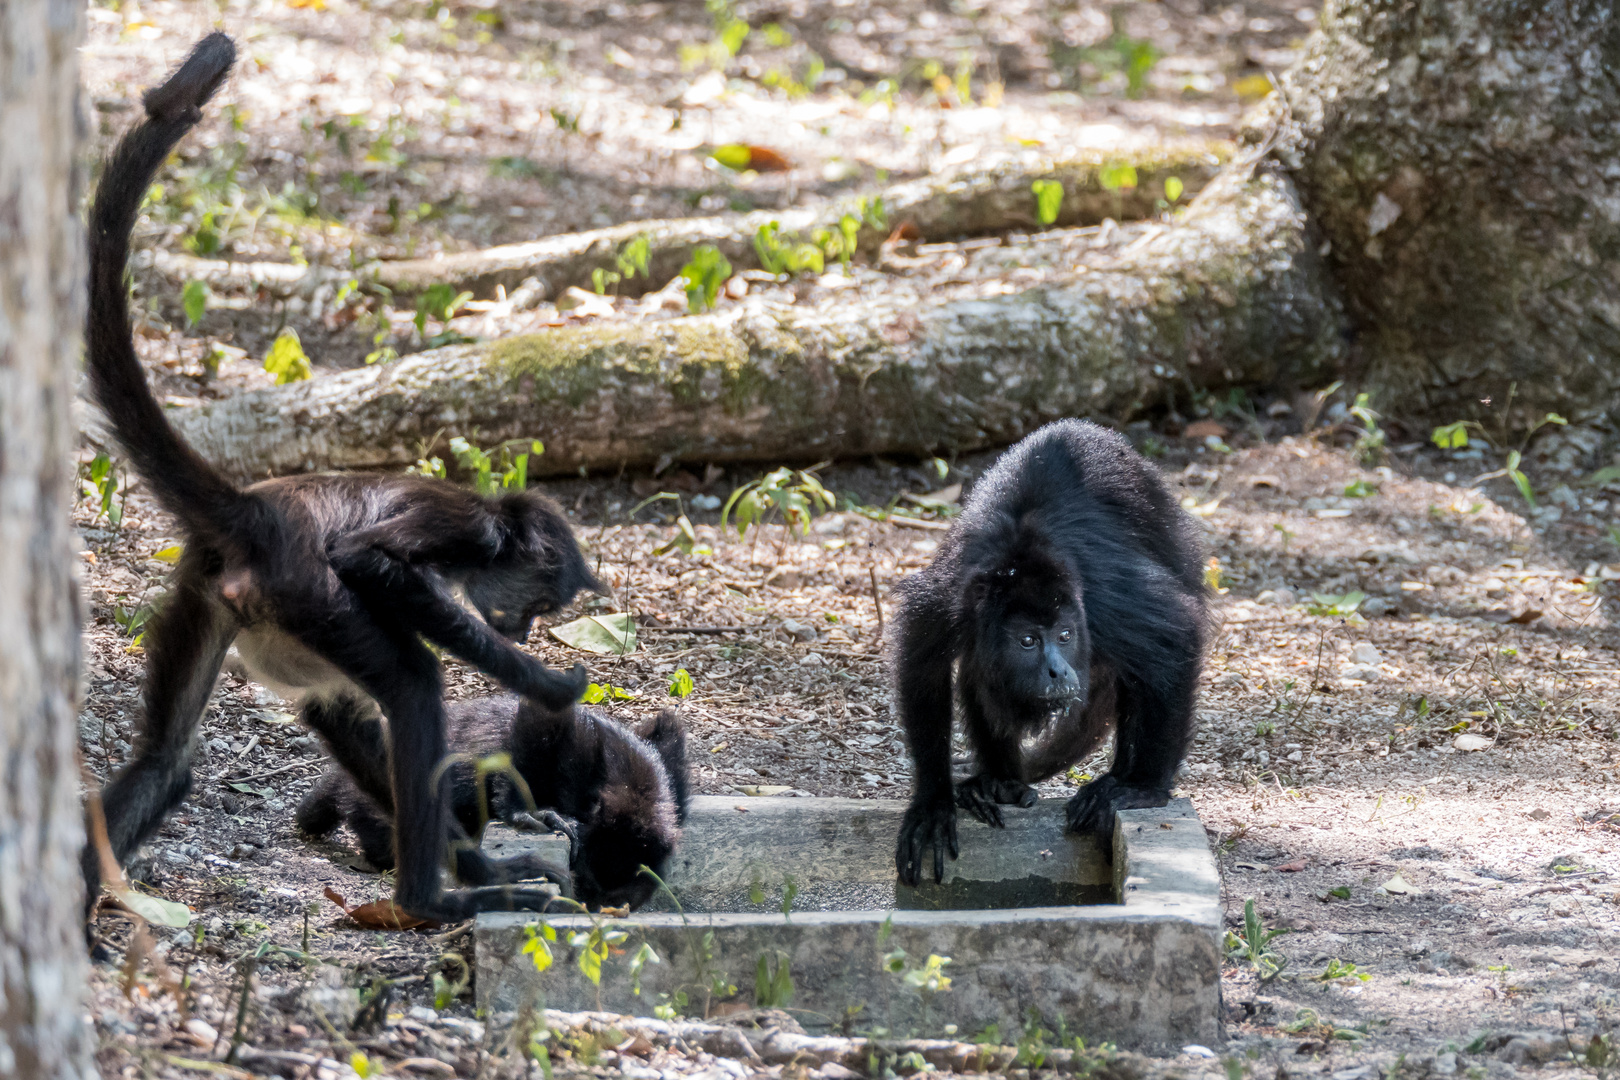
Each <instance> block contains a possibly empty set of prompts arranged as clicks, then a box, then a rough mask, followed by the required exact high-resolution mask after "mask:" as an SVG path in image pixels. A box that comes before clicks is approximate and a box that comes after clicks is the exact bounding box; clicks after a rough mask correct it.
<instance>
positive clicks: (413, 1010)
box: [405, 1005, 439, 1024]
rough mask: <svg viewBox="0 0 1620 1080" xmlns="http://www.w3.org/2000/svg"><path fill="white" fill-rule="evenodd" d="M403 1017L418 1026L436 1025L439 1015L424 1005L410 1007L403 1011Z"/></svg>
mask: <svg viewBox="0 0 1620 1080" xmlns="http://www.w3.org/2000/svg"><path fill="white" fill-rule="evenodd" d="M405 1015H406V1016H408V1017H410V1018H411V1019H412V1020H415V1021H416V1022H417V1023H419V1024H437V1023H438V1022H439V1014H438V1013H437V1012H436V1011H434V1010H433V1009H430V1008H428V1007H427V1006H426V1005H412V1006H411V1007H410V1008H409V1009H406V1010H405Z"/></svg>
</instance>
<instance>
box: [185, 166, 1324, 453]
mask: <svg viewBox="0 0 1620 1080" xmlns="http://www.w3.org/2000/svg"><path fill="white" fill-rule="evenodd" d="M854 292H855V290H850V291H847V292H845V293H843V294H841V295H844V296H850V295H852V294H853V293H854ZM925 295H926V294H925ZM1343 342H1344V337H1343V320H1342V316H1341V312H1340V307H1339V304H1338V302H1337V300H1336V299H1335V298H1334V297H1333V296H1332V295H1331V293H1330V292H1329V291H1328V290H1327V287H1326V286H1325V284H1324V279H1323V277H1322V275H1321V273H1320V267H1319V264H1318V259H1317V254H1316V251H1315V248H1314V246H1313V245H1311V244H1310V243H1308V241H1307V237H1306V235H1305V223H1304V216H1303V214H1302V213H1301V211H1300V209H1299V206H1298V203H1297V200H1296V199H1295V196H1294V192H1293V189H1292V187H1291V186H1290V184H1289V183H1288V181H1287V180H1285V179H1283V178H1281V177H1279V176H1276V175H1271V174H1262V175H1260V176H1257V177H1252V178H1251V177H1248V176H1247V173H1246V172H1237V173H1233V174H1230V175H1227V176H1224V177H1223V178H1222V179H1221V180H1218V181H1217V182H1216V183H1215V184H1213V185H1211V186H1210V188H1209V189H1208V190H1207V191H1206V192H1205V193H1204V195H1203V196H1202V197H1201V198H1200V199H1199V200H1198V201H1197V203H1196V204H1195V205H1194V206H1193V207H1192V208H1191V209H1190V210H1189V211H1188V212H1187V214H1186V215H1185V217H1184V218H1183V219H1182V220H1180V221H1179V222H1177V223H1175V224H1169V225H1156V226H1150V227H1147V228H1146V229H1145V230H1144V231H1142V232H1141V234H1140V235H1139V236H1138V238H1137V239H1135V240H1134V241H1133V242H1132V243H1131V244H1130V245H1129V246H1128V247H1126V248H1125V249H1124V250H1123V251H1114V252H1109V253H1108V254H1107V255H1106V256H1104V257H1099V258H1098V259H1097V260H1094V261H1091V262H1087V263H1083V264H1081V265H1079V266H1077V267H1074V268H1072V269H1068V270H1065V271H1064V272H1063V273H1062V274H1061V275H1060V276H1059V277H1058V278H1056V279H1054V280H1052V281H1050V282H1048V283H1045V284H1042V285H1041V286H1039V287H1036V288H1029V289H1025V290H1023V291H1018V292H1006V293H1004V294H1002V295H983V294H982V293H969V294H964V293H961V292H951V291H949V290H940V295H938V296H937V297H936V298H934V299H925V300H924V301H922V302H920V303H919V302H913V301H911V300H905V301H901V300H892V301H891V300H885V299H883V298H882V296H881V291H878V292H877V293H876V294H875V298H874V297H873V296H860V297H857V298H855V299H851V300H848V301H845V302H842V303H839V304H836V305H823V306H821V307H818V308H814V309H810V310H805V309H803V308H801V307H799V306H773V307H763V306H753V305H748V304H742V305H737V307H736V308H735V309H734V310H730V311H724V312H721V313H716V314H710V315H703V316H691V317H684V318H679V319H672V320H667V321H658V322H617V321H609V322H603V323H594V324H582V325H579V326H574V327H564V328H559V329H555V330H551V331H547V332H543V333H539V334H533V335H526V336H522V337H514V338H509V339H505V340H500V341H494V342H490V343H484V344H477V345H461V346H454V347H450V348H445V349H438V350H434V351H431V352H424V353H419V354H416V355H414V356H411V357H409V358H407V359H405V360H402V361H399V362H397V363H394V364H391V365H386V366H379V367H373V368H367V369H364V370H357V371H349V372H344V373H341V374H337V375H332V376H328V377H324V378H320V379H316V380H311V381H308V382H302V383H295V384H291V385H288V386H284V387H277V388H275V389H269V390H261V391H255V392H251V393H244V394H241V395H239V396H236V397H233V398H230V399H226V400H223V401H219V402H216V403H211V404H208V405H204V406H196V407H190V408H186V409H183V410H177V411H176V412H174V413H172V414H171V415H172V416H173V419H174V420H175V423H176V425H177V426H178V427H179V428H180V429H181V431H182V432H183V433H184V435H185V437H186V438H188V439H190V440H191V441H192V442H193V443H194V444H195V445H196V446H197V448H198V449H199V450H200V451H201V452H202V453H203V454H204V455H205V456H207V457H208V458H209V459H210V460H212V461H215V462H217V463H219V464H220V465H221V466H223V467H225V468H227V469H228V470H230V471H231V472H233V473H235V474H236V475H238V476H241V477H244V478H246V477H260V476H265V475H267V474H275V473H286V472H295V471H300V470H309V469H321V468H354V467H367V466H397V465H401V464H405V463H408V462H411V461H414V460H415V459H416V458H417V457H418V455H419V454H420V453H421V451H422V449H423V447H425V446H426V445H427V444H428V443H429V442H430V441H431V440H433V439H434V438H435V437H436V436H442V437H449V436H452V435H458V434H459V435H464V436H466V437H467V438H468V439H470V440H472V441H473V442H475V443H477V444H480V445H486V446H487V445H490V444H492V443H495V442H498V441H501V440H504V439H509V438H536V437H537V438H540V439H543V440H544V441H545V443H546V453H545V454H544V456H542V457H541V458H539V459H538V460H537V461H535V462H533V463H531V466H530V469H531V472H532V473H540V474H546V473H550V474H556V473H560V472H572V471H575V470H578V469H581V468H584V469H597V468H618V467H620V466H623V465H631V466H637V465H650V464H654V463H658V462H671V461H688V462H694V463H696V462H725V461H738V460H755V461H767V462H775V461H803V460H807V459H812V458H823V457H847V456H850V455H858V454H866V453H914V454H929V453H938V452H947V451H953V450H968V449H972V448H976V447H982V446H987V445H996V444H1001V443H1007V442H1011V441H1013V440H1015V439H1017V438H1019V437H1020V436H1022V435H1023V434H1025V433H1026V432H1028V431H1030V430H1032V429H1033V428H1035V427H1036V426H1038V425H1040V424H1042V423H1044V422H1046V421H1049V420H1052V419H1054V418H1057V417H1060V416H1085V415H1097V416H1103V415H1106V416H1111V417H1127V416H1129V415H1131V414H1132V413H1133V412H1135V411H1138V410H1140V409H1142V408H1143V407H1145V406H1151V405H1154V404H1158V403H1162V402H1165V401H1166V400H1169V399H1173V398H1179V399H1180V400H1182V401H1185V400H1186V397H1187V395H1188V393H1189V392H1194V391H1198V390H1217V389H1220V388H1222V387H1225V386H1228V385H1233V384H1250V385H1252V384H1258V383H1266V382H1275V381H1300V380H1311V379H1316V378H1322V377H1326V373H1327V372H1329V371H1331V370H1333V369H1334V367H1335V366H1336V365H1337V364H1338V362H1339V361H1340V360H1341V359H1342V355H1343V351H1344V344H1343ZM441 445H442V444H441Z"/></svg>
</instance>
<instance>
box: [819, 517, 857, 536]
mask: <svg viewBox="0 0 1620 1080" xmlns="http://www.w3.org/2000/svg"><path fill="white" fill-rule="evenodd" d="M848 526H849V519H848V518H846V517H845V516H844V515H843V514H827V515H825V516H823V517H819V518H817V519H816V522H815V524H814V525H811V526H810V531H811V532H813V533H815V534H816V535H817V536H842V535H843V533H844V530H845V529H846V528H847V527H848Z"/></svg>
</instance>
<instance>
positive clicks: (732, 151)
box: [709, 143, 754, 172]
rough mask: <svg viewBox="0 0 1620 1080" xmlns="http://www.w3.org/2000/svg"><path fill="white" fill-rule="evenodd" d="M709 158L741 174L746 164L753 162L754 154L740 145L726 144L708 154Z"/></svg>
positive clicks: (746, 166)
mask: <svg viewBox="0 0 1620 1080" xmlns="http://www.w3.org/2000/svg"><path fill="white" fill-rule="evenodd" d="M709 156H710V157H712V158H714V160H716V161H718V162H719V163H720V164H722V165H724V166H725V167H726V168H728V169H734V170H736V171H737V172H742V171H743V170H744V169H746V168H748V163H749V162H751V161H753V160H754V152H753V151H752V150H750V149H748V147H746V146H744V145H743V144H742V143H727V144H726V145H725V146H717V147H715V148H714V149H713V150H711V151H710V152H709Z"/></svg>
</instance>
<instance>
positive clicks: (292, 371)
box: [264, 326, 314, 386]
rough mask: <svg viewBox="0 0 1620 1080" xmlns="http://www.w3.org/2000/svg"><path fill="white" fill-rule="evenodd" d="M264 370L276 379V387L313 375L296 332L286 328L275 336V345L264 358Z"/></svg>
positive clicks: (300, 380)
mask: <svg viewBox="0 0 1620 1080" xmlns="http://www.w3.org/2000/svg"><path fill="white" fill-rule="evenodd" d="M264 370H266V371H268V372H269V373H270V374H272V375H274V376H275V377H276V385H277V386H285V385H286V384H287V383H290V382H302V381H303V380H304V379H307V378H309V377H310V376H311V375H313V374H314V371H313V370H312V369H311V368H310V366H309V357H307V356H305V355H304V346H303V345H302V344H301V343H300V342H299V340H298V331H296V330H294V329H293V328H292V327H290V326H289V327H287V328H286V329H285V330H283V331H282V332H281V333H280V334H278V335H277V336H276V340H275V343H274V344H273V345H271V346H270V351H269V352H268V353H266V354H265V356H264Z"/></svg>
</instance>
